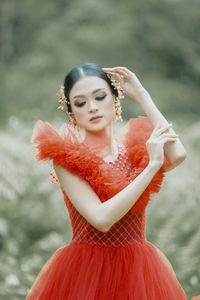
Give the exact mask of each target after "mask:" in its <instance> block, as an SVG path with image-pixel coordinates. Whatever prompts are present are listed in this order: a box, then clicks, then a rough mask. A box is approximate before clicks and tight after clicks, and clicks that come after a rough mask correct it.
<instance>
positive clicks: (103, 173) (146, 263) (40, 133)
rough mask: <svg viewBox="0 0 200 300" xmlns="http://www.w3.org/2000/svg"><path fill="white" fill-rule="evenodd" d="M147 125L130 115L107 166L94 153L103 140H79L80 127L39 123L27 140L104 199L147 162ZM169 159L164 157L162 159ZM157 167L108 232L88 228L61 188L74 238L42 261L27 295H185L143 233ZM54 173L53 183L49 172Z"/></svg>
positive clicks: (110, 299) (41, 299) (142, 299)
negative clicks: (70, 127)
mask: <svg viewBox="0 0 200 300" xmlns="http://www.w3.org/2000/svg"><path fill="white" fill-rule="evenodd" d="M152 130H153V127H152V125H151V122H150V121H149V119H148V118H147V117H143V116H139V117H138V118H135V119H134V118H132V119H130V120H129V121H128V123H127V124H126V125H125V126H124V127H123V128H122V129H120V130H119V131H118V133H117V134H116V136H115V138H116V139H117V140H118V150H119V154H118V158H117V159H116V160H115V161H114V162H112V163H109V162H106V161H104V159H103V158H102V157H101V156H100V155H99V153H100V151H99V150H100V148H101V147H102V146H103V145H100V144H98V145H97V144H96V142H95V143H93V141H92V139H90V140H89V139H87V140H86V141H85V140H84V139H83V135H82V134H81V132H80V133H78V134H76V133H75V132H74V131H73V130H72V129H69V128H68V127H67V125H66V124H63V126H62V130H61V132H60V133H58V132H57V131H56V130H55V129H54V128H53V127H52V126H51V125H50V124H49V123H48V122H43V121H41V120H39V121H37V123H36V124H35V127H34V130H33V135H32V139H31V141H32V143H33V147H35V148H37V153H36V158H37V160H39V161H49V160H52V161H53V163H54V164H55V165H59V164H60V165H62V166H63V167H64V168H66V170H68V171H70V172H72V173H74V174H76V175H78V176H79V177H80V178H82V179H84V180H86V181H87V182H88V183H89V184H90V185H91V187H92V189H93V190H94V191H95V192H96V194H97V195H98V197H99V198H100V200H101V201H102V202H104V201H107V200H108V199H110V198H111V197H113V196H114V195H116V194H117V193H118V192H120V191H121V190H122V189H124V188H125V187H126V186H127V185H128V184H130V183H131V182H132V181H133V180H134V179H135V178H136V177H137V176H138V175H139V174H140V173H141V172H142V171H143V170H144V169H145V167H146V166H147V164H148V162H149V156H148V152H147V150H146V145H145V142H146V141H147V139H148V138H149V137H150V135H151V132H152ZM168 163H169V161H168V160H167V157H166V156H165V161H164V164H165V165H166V164H168ZM162 168H163V167H162ZM162 168H161V169H160V170H159V171H158V172H157V173H156V174H155V176H154V177H153V179H152V181H151V183H150V184H149V185H148V187H147V188H146V189H145V191H144V192H143V193H142V195H141V196H140V197H139V199H138V200H137V201H136V203H135V204H134V205H133V206H132V208H131V209H130V210H129V211H128V212H127V213H126V215H124V217H122V218H121V219H120V220H119V221H118V222H116V223H115V224H114V225H113V226H112V227H111V229H110V230H109V231H108V232H101V231H98V230H97V229H95V228H94V227H93V226H92V225H91V224H90V223H89V222H88V221H87V220H86V219H85V218H84V217H83V216H82V215H81V214H79V212H78V211H77V210H76V208H75V207H74V206H73V204H72V203H71V201H70V199H69V198H68V197H67V195H66V194H65V192H64V191H63V190H62V193H63V195H64V201H65V204H66V206H67V209H68V212H69V216H70V220H71V225H72V230H73V237H72V240H71V241H70V243H69V244H68V245H66V246H65V247H62V248H59V249H58V250H56V251H55V253H54V254H53V255H52V256H51V258H50V259H49V260H48V261H47V262H46V263H45V265H44V266H43V268H42V269H41V271H40V273H39V274H38V276H37V278H36V280H35V282H34V284H33V286H32V288H31V289H30V291H29V293H28V295H27V297H26V300H36V299H38V300H64V299H65V300H66V299H68V300H147V299H148V300H185V299H187V297H186V294H185V292H184V290H183V288H182V287H181V285H180V283H179V281H178V280H177V278H176V275H175V273H174V271H173V268H172V266H171V264H170V262H169V261H168V260H167V258H166V256H164V254H163V253H162V252H161V251H159V250H158V249H157V248H156V247H155V246H154V245H153V244H151V243H150V242H149V241H147V240H146V238H145V219H146V217H145V209H146V206H147V204H148V203H149V201H150V196H151V194H152V193H158V192H159V191H160V189H161V186H162V182H163V179H164V173H163V170H162ZM53 176H54V177H55V178H54V180H55V181H54V183H55V184H57V185H58V186H60V185H59V182H58V180H57V179H56V176H55V173H54V174H53V173H51V178H52V177H53ZM74 188H76V186H74ZM80 197H81V195H80ZM82 201H84V199H82Z"/></svg>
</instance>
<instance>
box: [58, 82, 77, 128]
mask: <svg viewBox="0 0 200 300" xmlns="http://www.w3.org/2000/svg"><path fill="white" fill-rule="evenodd" d="M57 95H58V96H59V100H58V103H59V104H61V105H60V106H58V109H61V110H63V111H64V110H66V113H67V115H68V117H69V122H68V126H69V127H72V128H73V129H75V130H77V131H80V127H79V126H78V124H77V122H76V119H75V117H74V114H73V113H72V112H69V111H68V109H67V108H68V105H70V101H69V99H67V98H66V97H65V94H64V86H62V85H61V87H60V92H59V93H57ZM65 107H66V109H65Z"/></svg>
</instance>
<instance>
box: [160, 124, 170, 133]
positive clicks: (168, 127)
mask: <svg viewBox="0 0 200 300" xmlns="http://www.w3.org/2000/svg"><path fill="white" fill-rule="evenodd" d="M171 127H172V124H168V125H166V126H164V127H162V128H161V129H159V134H162V133H163V132H165V131H166V130H169V129H170V128H171Z"/></svg>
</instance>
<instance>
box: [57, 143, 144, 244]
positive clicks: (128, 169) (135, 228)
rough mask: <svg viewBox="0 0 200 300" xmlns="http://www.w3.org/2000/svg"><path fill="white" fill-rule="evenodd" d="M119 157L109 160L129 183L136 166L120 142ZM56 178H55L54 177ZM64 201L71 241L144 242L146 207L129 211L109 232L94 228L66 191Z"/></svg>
mask: <svg viewBox="0 0 200 300" xmlns="http://www.w3.org/2000/svg"><path fill="white" fill-rule="evenodd" d="M118 153H119V154H118V157H117V159H116V160H115V161H114V162H107V163H106V164H107V167H111V168H112V170H113V171H114V172H119V171H120V172H123V174H124V175H125V177H126V179H127V184H129V183H130V182H131V181H132V179H131V178H132V176H133V175H134V173H135V170H136V167H135V166H133V165H132V163H131V162H130V160H129V159H128V155H127V151H126V149H125V147H124V145H123V144H118ZM54 179H55V178H54ZM64 201H65V204H66V206H67V209H68V212H69V216H70V220H71V225H72V232H73V237H72V241H71V242H81V243H87V244H93V245H98V246H111V247H119V246H124V247H125V246H129V245H131V244H133V243H136V242H137V243H142V242H143V241H144V239H145V209H143V210H141V211H140V212H137V213H133V212H131V211H129V212H128V213H127V214H126V215H124V216H123V217H122V218H121V219H120V220H119V221H118V222H116V223H115V224H114V225H113V226H112V227H111V228H110V230H109V231H108V232H100V231H99V230H97V229H96V228H94V227H93V226H92V225H91V224H90V223H89V222H87V220H86V219H85V218H84V217H83V216H82V215H81V214H80V213H79V212H78V211H77V210H76V208H75V207H74V206H73V205H72V203H71V201H70V199H69V198H68V197H67V195H66V194H65V193H64Z"/></svg>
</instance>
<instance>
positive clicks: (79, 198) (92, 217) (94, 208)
mask: <svg viewBox="0 0 200 300" xmlns="http://www.w3.org/2000/svg"><path fill="white" fill-rule="evenodd" d="M54 170H55V173H56V175H57V178H58V180H59V183H60V186H61V189H62V190H63V191H64V192H65V194H66V195H67V196H68V198H69V199H70V201H71V203H72V204H73V206H74V207H75V208H76V209H77V210H78V212H79V213H80V214H81V215H82V216H83V217H84V218H85V219H86V220H87V221H88V222H89V223H90V224H91V225H92V226H94V227H95V228H97V229H98V230H100V231H104V229H103V222H102V220H101V217H100V214H99V213H98V212H99V206H100V204H102V202H101V201H100V199H99V197H98V195H97V194H96V193H95V191H94V190H93V188H92V187H91V185H90V184H89V182H87V181H86V180H84V179H82V178H80V177H79V176H78V175H76V174H72V173H71V172H69V171H68V170H66V169H65V168H63V167H62V166H61V165H58V166H54Z"/></svg>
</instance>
